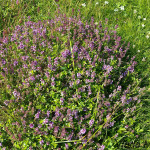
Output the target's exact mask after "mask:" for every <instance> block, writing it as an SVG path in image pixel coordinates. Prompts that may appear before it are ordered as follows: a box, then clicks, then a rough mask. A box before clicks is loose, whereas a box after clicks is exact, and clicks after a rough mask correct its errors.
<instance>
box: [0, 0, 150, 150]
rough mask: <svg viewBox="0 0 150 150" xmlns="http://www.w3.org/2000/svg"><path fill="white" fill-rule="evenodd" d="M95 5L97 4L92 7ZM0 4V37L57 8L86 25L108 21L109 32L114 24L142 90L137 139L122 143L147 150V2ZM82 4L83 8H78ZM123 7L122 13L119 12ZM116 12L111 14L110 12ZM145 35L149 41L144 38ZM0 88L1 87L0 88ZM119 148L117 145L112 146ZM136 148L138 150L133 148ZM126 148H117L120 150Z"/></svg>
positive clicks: (71, 0) (68, 0)
mask: <svg viewBox="0 0 150 150" xmlns="http://www.w3.org/2000/svg"><path fill="white" fill-rule="evenodd" d="M96 2H98V4H96ZM108 2H109V3H108V4H105V1H104V0H88V1H85V0H80V1H79V0H59V2H55V1H54V0H33V1H31V0H26V1H24V0H19V4H18V5H17V4H16V0H12V2H11V0H5V1H3V0H0V35H1V36H4V35H7V34H8V33H9V31H8V28H9V29H10V30H13V29H14V27H15V26H16V25H18V24H19V25H21V24H23V23H24V22H25V20H24V17H25V16H31V20H32V21H38V20H47V19H51V18H53V17H54V15H57V14H55V10H56V8H57V7H58V6H57V5H59V6H60V12H61V13H65V14H66V15H67V16H68V17H69V16H70V15H71V14H72V13H73V12H72V9H73V8H74V15H77V14H78V13H79V12H78V9H80V11H81V17H82V18H83V20H84V21H86V20H88V21H90V19H91V17H92V16H93V17H94V18H95V22H99V21H102V24H104V23H105V18H108V28H109V29H112V28H114V27H115V25H117V24H118V26H119V28H118V29H117V33H118V35H119V36H121V37H122V40H123V41H126V43H128V42H130V51H128V55H131V56H134V55H136V59H135V60H136V61H137V62H138V66H137V67H136V68H135V71H136V72H137V73H138V77H139V78H141V79H142V81H141V83H140V87H146V90H145V94H144V95H143V96H142V98H141V102H142V106H141V107H139V108H138V111H137V112H136V121H135V122H134V129H135V130H138V131H139V133H140V136H139V137H138V138H136V139H134V140H133V139H132V141H123V140H124V139H120V140H122V143H123V142H124V143H126V144H127V143H128V148H127V149H140V150H144V149H150V117H149V116H150V109H149V108H150V73H149V72H150V44H149V43H150V21H149V20H150V1H149V0H136V1H135V0H108ZM84 3H85V5H86V6H85V7H84V6H82V4H84ZM120 6H124V10H120V8H119V7H120ZM116 8H117V9H118V11H114V9H116ZM148 35H149V38H148ZM1 88H2V87H1ZM116 145H117V147H119V145H120V144H119V141H118V143H116ZM136 145H138V146H139V147H138V148H136ZM123 147H127V145H123V144H122V145H120V149H123Z"/></svg>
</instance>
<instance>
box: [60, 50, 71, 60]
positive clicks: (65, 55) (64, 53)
mask: <svg viewBox="0 0 150 150" xmlns="http://www.w3.org/2000/svg"><path fill="white" fill-rule="evenodd" d="M68 55H71V52H70V51H69V50H68V49H67V50H65V51H64V52H62V56H63V57H64V58H66V57H67V56H68Z"/></svg>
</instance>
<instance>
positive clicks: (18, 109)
mask: <svg viewBox="0 0 150 150" xmlns="http://www.w3.org/2000/svg"><path fill="white" fill-rule="evenodd" d="M120 44H121V37H119V36H117V35H116V31H108V30H107V28H105V29H103V28H102V25H101V22H99V24H98V25H96V24H94V19H93V18H92V20H91V22H90V23H89V24H88V22H86V23H85V24H84V23H83V22H82V21H81V19H80V17H79V16H78V17H72V18H67V17H66V16H65V15H61V14H60V16H56V17H55V19H52V20H47V21H44V22H41V21H38V22H37V23H36V22H32V21H30V20H28V21H27V22H25V25H23V26H16V29H15V31H14V32H13V33H12V34H11V35H9V36H7V37H3V41H2V43H1V44H0V49H1V50H0V71H1V76H0V79H1V81H2V85H3V88H2V90H1V95H2V96H1V105H2V109H1V114H2V115H1V119H2V124H3V127H4V128H3V129H2V131H1V133H2V134H1V138H4V136H6V134H8V135H9V139H10V140H11V144H12V145H13V147H14V148H25V149H28V148H30V149H32V148H33V149H35V148H37V147H38V148H43V149H71V148H75V149H77V148H78V149H81V148H82V147H84V148H85V149H90V148H91V149H92V148H93V147H94V149H104V147H105V146H106V145H105V146H104V145H102V144H103V142H105V141H104V137H105V130H107V132H108V133H110V134H111V135H113V133H115V132H114V130H113V131H112V127H113V126H115V124H117V125H118V124H119V123H120V122H119V121H120V120H121V119H123V118H124V115H120V119H119V120H118V118H116V119H114V120H113V121H112V120H111V119H113V117H115V116H117V115H118V114H121V112H122V111H124V112H126V111H127V109H131V108H132V110H134V109H135V108H136V107H135V105H136V103H137V102H139V101H138V96H137V95H136V91H134V93H133V92H131V90H132V89H133V88H135V85H136V82H134V77H135V74H134V66H135V65H136V62H135V61H134V58H135V57H133V58H131V60H130V58H129V57H126V52H127V50H128V49H129V44H128V46H124V45H120ZM124 44H125V42H124ZM117 106H119V107H120V108H121V110H119V111H118V110H117ZM114 112H115V113H114ZM100 127H102V128H103V129H102V130H101V131H100V130H99V129H100ZM96 131H98V132H96ZM92 135H94V136H92ZM9 142H10V141H9ZM2 145H3V146H8V143H7V145H6V144H5V142H2ZM12 145H11V146H12ZM9 148H10V147H9Z"/></svg>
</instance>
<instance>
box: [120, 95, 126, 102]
mask: <svg viewBox="0 0 150 150" xmlns="http://www.w3.org/2000/svg"><path fill="white" fill-rule="evenodd" d="M125 100H126V96H125V95H123V96H122V97H121V101H122V103H123V104H124V103H125Z"/></svg>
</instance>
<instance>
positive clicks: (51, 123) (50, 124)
mask: <svg viewBox="0 0 150 150" xmlns="http://www.w3.org/2000/svg"><path fill="white" fill-rule="evenodd" d="M53 124H54V123H53V122H50V123H49V127H48V129H49V130H50V129H52V128H53Z"/></svg>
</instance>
